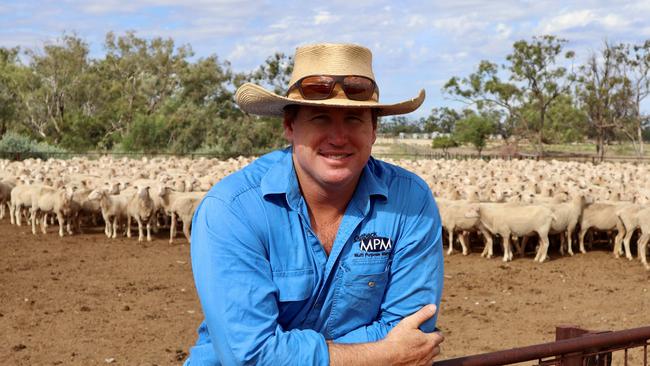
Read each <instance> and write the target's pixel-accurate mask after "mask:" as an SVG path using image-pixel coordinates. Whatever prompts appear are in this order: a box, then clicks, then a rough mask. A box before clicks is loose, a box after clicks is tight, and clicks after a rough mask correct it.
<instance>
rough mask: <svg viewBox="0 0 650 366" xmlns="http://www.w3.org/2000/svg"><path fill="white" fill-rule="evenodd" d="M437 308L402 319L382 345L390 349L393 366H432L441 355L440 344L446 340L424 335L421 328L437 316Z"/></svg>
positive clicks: (421, 310)
mask: <svg viewBox="0 0 650 366" xmlns="http://www.w3.org/2000/svg"><path fill="white" fill-rule="evenodd" d="M436 310H437V309H436V306H435V305H433V304H430V305H427V306H424V307H422V309H420V310H418V311H417V312H415V313H413V314H412V315H409V316H407V317H405V318H404V319H402V321H400V322H399V323H398V324H397V325H396V326H395V327H394V328H393V329H392V330H391V331H390V332H388V334H387V335H386V338H385V339H384V340H382V341H380V342H381V343H384V344H383V346H386V347H388V349H390V352H391V354H392V356H393V357H391V358H392V360H391V363H390V364H391V365H431V364H432V363H433V359H434V358H435V357H436V356H438V354H440V343H442V341H443V340H444V337H443V336H442V334H440V333H438V332H436V333H424V332H422V331H421V330H420V329H419V327H420V325H421V324H422V323H424V322H425V321H427V320H428V319H429V318H431V317H432V316H434V315H435V313H436Z"/></svg>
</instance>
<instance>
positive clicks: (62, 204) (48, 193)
mask: <svg viewBox="0 0 650 366" xmlns="http://www.w3.org/2000/svg"><path fill="white" fill-rule="evenodd" d="M73 193H74V190H73V189H71V188H67V189H66V188H58V189H57V188H51V187H43V188H42V189H40V190H39V191H38V192H37V193H35V192H32V204H31V209H30V211H31V221H32V233H33V234H34V235H36V221H37V220H38V219H39V216H40V215H43V217H40V222H41V231H42V232H43V234H45V233H47V231H46V227H47V219H46V217H45V215H46V214H47V213H53V214H56V217H57V219H58V221H59V236H61V237H63V224H64V222H65V221H66V220H65V219H66V218H67V217H69V215H70V204H71V202H72V195H73ZM68 233H70V229H69V227H68Z"/></svg>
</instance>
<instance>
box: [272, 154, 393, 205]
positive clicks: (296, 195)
mask: <svg viewBox="0 0 650 366" xmlns="http://www.w3.org/2000/svg"><path fill="white" fill-rule="evenodd" d="M292 151H293V150H292V147H288V148H286V149H284V150H283V153H284V156H283V157H282V158H280V159H279V160H278V161H277V162H276V163H275V164H273V165H272V166H271V168H270V169H269V170H268V171H267V173H266V174H265V175H264V177H262V181H261V185H260V188H261V190H262V195H263V196H264V197H265V198H267V197H268V196H269V195H284V196H285V197H286V200H287V203H288V204H289V206H290V207H291V209H293V210H296V211H299V208H300V205H301V201H302V194H301V193H300V186H299V185H298V178H297V176H296V171H295V169H294V166H293V158H292ZM377 168H378V163H377V161H376V160H375V159H374V158H372V157H370V159H369V160H368V163H366V165H365V166H364V167H363V171H362V173H361V178H360V179H359V184H358V185H357V189H356V191H355V193H354V195H353V197H352V201H356V202H357V204H358V205H359V206H358V207H359V209H361V210H362V211H364V212H367V210H368V207H367V206H368V205H367V204H363V203H369V200H368V198H370V197H371V196H379V197H382V198H383V199H386V198H387V197H388V188H387V187H386V184H385V183H384V182H383V181H381V180H380V179H379V177H378V176H377V174H376V171H378V170H379V169H377Z"/></svg>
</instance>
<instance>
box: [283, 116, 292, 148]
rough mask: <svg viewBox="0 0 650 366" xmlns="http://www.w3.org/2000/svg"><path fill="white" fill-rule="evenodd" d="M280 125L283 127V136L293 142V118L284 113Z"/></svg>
mask: <svg viewBox="0 0 650 366" xmlns="http://www.w3.org/2000/svg"><path fill="white" fill-rule="evenodd" d="M282 126H283V127H284V138H285V139H287V140H288V141H289V142H293V119H291V118H288V117H287V116H286V115H285V116H284V119H283V120H282Z"/></svg>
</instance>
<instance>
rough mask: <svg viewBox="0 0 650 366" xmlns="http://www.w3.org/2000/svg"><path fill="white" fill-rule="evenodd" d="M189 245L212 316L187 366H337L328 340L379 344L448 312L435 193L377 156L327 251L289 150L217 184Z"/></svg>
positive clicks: (207, 314)
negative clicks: (396, 330)
mask: <svg viewBox="0 0 650 366" xmlns="http://www.w3.org/2000/svg"><path fill="white" fill-rule="evenodd" d="M191 242H192V245H191V259H192V269H193V272H194V280H195V283H196V289H197V292H198V295H199V298H200V300H201V306H202V308H203V313H204V315H205V320H204V321H203V323H202V324H201V325H200V327H199V329H198V340H197V343H196V345H195V346H194V347H192V349H191V350H190V357H189V359H188V360H187V361H186V365H188V364H189V365H192V366H195V365H240V364H251V365H253V364H254V365H328V364H329V353H328V347H327V344H326V340H333V341H334V342H339V343H361V342H373V341H378V340H381V339H383V338H384V337H385V336H386V334H387V333H388V332H389V331H390V330H391V329H392V327H393V326H395V325H396V324H397V323H398V322H399V321H400V320H402V318H404V317H406V316H408V315H411V314H412V313H414V312H416V311H417V310H419V309H420V308H421V307H422V306H424V305H426V304H430V303H434V304H436V305H440V296H441V292H442V281H443V257H442V243H441V223H440V217H439V214H438V209H437V207H436V205H435V202H434V200H433V197H432V195H431V191H430V190H429V187H428V186H427V185H426V183H425V182H424V181H423V180H422V179H421V178H419V177H418V176H416V175H415V174H413V173H411V172H408V171H406V170H404V169H402V168H400V167H397V166H394V165H391V164H388V163H385V162H382V161H379V160H375V159H374V158H372V157H371V158H370V159H369V161H368V163H367V164H366V166H365V167H364V169H363V172H362V174H361V178H360V180H359V183H358V185H357V188H356V190H355V192H354V195H353V197H352V199H351V201H350V203H349V204H348V206H347V209H346V211H345V215H344V217H343V218H342V221H341V224H340V226H339V230H338V233H337V235H336V239H335V241H334V245H333V247H332V251H331V253H330V255H329V256H328V255H327V254H326V253H325V250H324V249H323V247H322V245H321V243H320V242H319V240H318V238H317V237H316V235H315V234H314V231H313V229H312V228H311V225H310V220H309V214H308V211H307V205H306V203H305V200H304V198H303V197H302V195H301V193H300V188H299V186H298V180H297V178H296V173H295V170H294V167H293V163H292V158H291V148H288V149H285V150H282V151H275V152H272V153H270V154H267V155H264V156H262V157H260V158H259V159H257V160H256V161H254V162H253V163H251V164H250V165H248V166H247V167H245V168H244V169H242V170H240V171H238V172H236V173H234V174H232V175H230V176H228V177H226V178H224V179H223V180H222V181H220V182H219V183H217V184H216V185H215V186H214V187H213V188H212V189H211V190H210V192H208V194H207V195H206V197H205V198H204V199H203V201H202V202H201V204H200V206H199V207H198V208H197V210H196V213H195V215H194V219H193V222H192V241H191ZM436 317H437V315H436ZM435 322H436V319H435V317H434V318H432V319H430V320H429V321H427V322H426V323H425V324H423V325H422V327H421V329H422V330H423V331H425V332H432V331H434V329H435Z"/></svg>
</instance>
